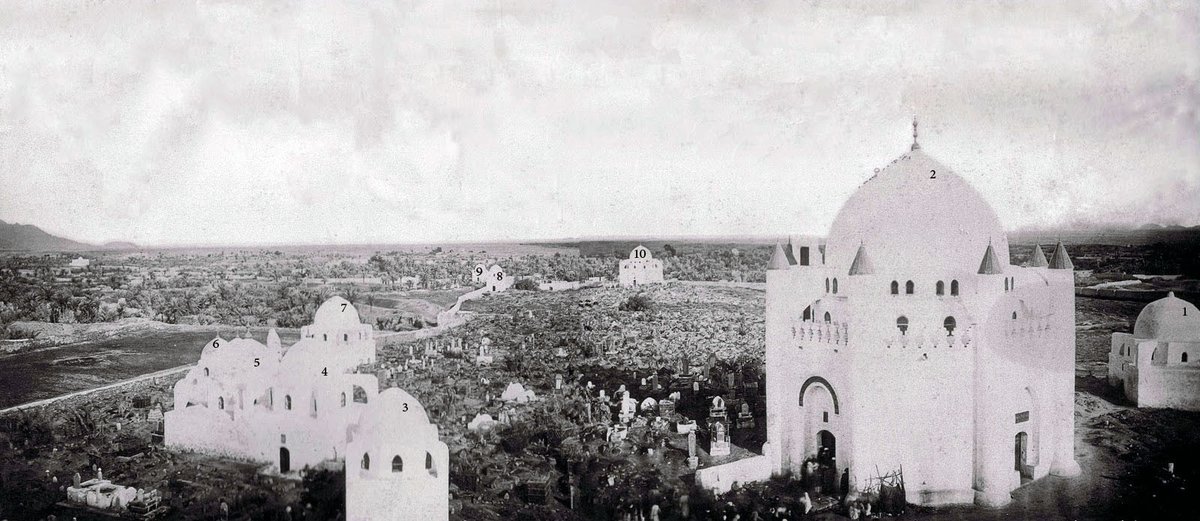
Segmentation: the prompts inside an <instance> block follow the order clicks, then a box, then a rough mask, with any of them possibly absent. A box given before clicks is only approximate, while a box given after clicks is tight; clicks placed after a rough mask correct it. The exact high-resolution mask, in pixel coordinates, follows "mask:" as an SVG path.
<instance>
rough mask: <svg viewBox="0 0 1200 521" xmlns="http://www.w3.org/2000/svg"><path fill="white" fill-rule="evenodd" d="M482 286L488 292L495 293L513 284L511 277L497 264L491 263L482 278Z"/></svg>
mask: <svg viewBox="0 0 1200 521" xmlns="http://www.w3.org/2000/svg"><path fill="white" fill-rule="evenodd" d="M483 283H484V287H485V288H487V291H488V292H491V293H496V292H500V291H504V290H506V289H508V288H509V286H512V285H513V279H512V277H510V276H509V275H508V274H507V273H505V272H504V268H501V267H500V265H499V264H493V265H492V267H491V268H488V270H487V276H486V277H484V279H483Z"/></svg>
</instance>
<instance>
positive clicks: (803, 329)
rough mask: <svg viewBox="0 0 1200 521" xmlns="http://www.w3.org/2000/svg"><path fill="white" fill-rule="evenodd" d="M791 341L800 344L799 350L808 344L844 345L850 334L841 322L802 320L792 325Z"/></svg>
mask: <svg viewBox="0 0 1200 521" xmlns="http://www.w3.org/2000/svg"><path fill="white" fill-rule="evenodd" d="M792 340H793V341H794V342H798V343H800V344H801V345H800V348H801V349H803V348H804V344H808V343H822V344H832V345H846V344H847V343H848V342H849V341H850V333H849V330H848V326H847V325H846V324H845V323H843V322H816V321H812V320H803V321H800V322H797V323H796V324H794V325H792Z"/></svg>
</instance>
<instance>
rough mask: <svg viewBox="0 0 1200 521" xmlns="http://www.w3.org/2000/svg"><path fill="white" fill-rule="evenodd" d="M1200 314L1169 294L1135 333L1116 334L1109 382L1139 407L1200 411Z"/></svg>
mask: <svg viewBox="0 0 1200 521" xmlns="http://www.w3.org/2000/svg"><path fill="white" fill-rule="evenodd" d="M1197 356H1200V310H1197V309H1196V306H1195V305H1193V304H1192V303H1190V302H1188V301H1186V300H1183V299H1180V298H1176V297H1175V293H1173V292H1172V293H1168V294H1167V296H1166V297H1164V298H1161V299H1158V300H1156V301H1154V302H1151V303H1149V304H1147V305H1146V307H1145V308H1144V309H1142V312H1141V313H1139V314H1138V318H1137V322H1135V323H1134V325H1133V334H1129V333H1113V335H1112V350H1111V351H1109V353H1108V383H1109V384H1111V385H1113V386H1115V387H1120V388H1121V389H1122V390H1124V392H1125V396H1126V397H1127V398H1129V400H1130V401H1132V402H1134V403H1135V404H1137V406H1138V407H1162V408H1169V409H1184V410H1189V411H1200V361H1198V360H1196V357H1197Z"/></svg>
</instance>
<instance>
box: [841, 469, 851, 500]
mask: <svg viewBox="0 0 1200 521" xmlns="http://www.w3.org/2000/svg"><path fill="white" fill-rule="evenodd" d="M841 491H842V501H846V496H848V495H849V494H850V468H849V467H846V470H843V471H842V489H841Z"/></svg>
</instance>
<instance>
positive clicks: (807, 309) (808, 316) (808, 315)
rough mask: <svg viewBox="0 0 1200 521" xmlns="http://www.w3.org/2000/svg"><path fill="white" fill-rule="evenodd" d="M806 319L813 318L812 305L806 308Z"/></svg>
mask: <svg viewBox="0 0 1200 521" xmlns="http://www.w3.org/2000/svg"><path fill="white" fill-rule="evenodd" d="M804 320H812V306H808V307H806V308H804Z"/></svg>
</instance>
